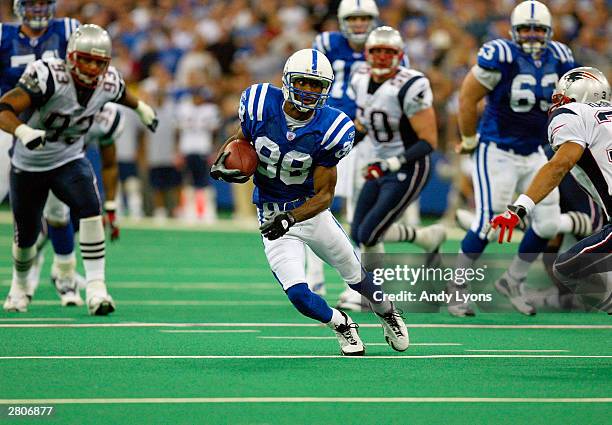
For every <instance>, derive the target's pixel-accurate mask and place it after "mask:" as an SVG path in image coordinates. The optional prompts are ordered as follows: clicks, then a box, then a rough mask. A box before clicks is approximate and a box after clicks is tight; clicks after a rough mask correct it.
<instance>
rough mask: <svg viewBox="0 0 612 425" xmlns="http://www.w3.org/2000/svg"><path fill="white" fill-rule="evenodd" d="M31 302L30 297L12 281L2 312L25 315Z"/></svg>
mask: <svg viewBox="0 0 612 425" xmlns="http://www.w3.org/2000/svg"><path fill="white" fill-rule="evenodd" d="M31 300H32V297H30V296H29V295H28V294H27V293H26V290H25V288H22V287H21V286H19V285H17V284H16V283H15V281H13V282H12V283H11V289H10V291H9V294H8V296H7V297H6V301H4V305H3V308H4V311H8V312H14V313H26V312H27V311H28V306H29V305H30V301H31Z"/></svg>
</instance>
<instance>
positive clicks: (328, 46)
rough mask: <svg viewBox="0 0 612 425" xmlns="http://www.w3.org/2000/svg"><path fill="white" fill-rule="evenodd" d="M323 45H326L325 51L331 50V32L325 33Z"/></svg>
mask: <svg viewBox="0 0 612 425" xmlns="http://www.w3.org/2000/svg"><path fill="white" fill-rule="evenodd" d="M323 47H325V50H324V51H325V52H329V51H330V50H331V44H330V42H329V33H328V32H324V33H323Z"/></svg>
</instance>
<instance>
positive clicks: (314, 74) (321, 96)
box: [283, 49, 334, 112]
mask: <svg viewBox="0 0 612 425" xmlns="http://www.w3.org/2000/svg"><path fill="white" fill-rule="evenodd" d="M310 80H314V82H315V83H314V84H313V85H315V86H319V87H320V88H321V90H320V92H319V91H307V90H304V89H301V88H299V87H296V83H297V82H298V81H299V82H304V81H310ZM333 82H334V71H333V70H332V67H331V64H330V63H329V60H328V59H327V57H326V56H325V55H324V54H323V53H321V52H319V51H318V50H315V49H302V50H298V51H297V52H295V53H294V54H292V55H291V56H290V57H289V59H287V62H286V63H285V68H284V69H283V96H284V98H285V101H287V102H290V103H292V104H293V105H294V106H295V107H296V109H297V110H298V111H300V112H308V111H311V110H315V109H321V108H323V106H325V102H327V98H328V97H329V90H330V88H331V85H332V83H333Z"/></svg>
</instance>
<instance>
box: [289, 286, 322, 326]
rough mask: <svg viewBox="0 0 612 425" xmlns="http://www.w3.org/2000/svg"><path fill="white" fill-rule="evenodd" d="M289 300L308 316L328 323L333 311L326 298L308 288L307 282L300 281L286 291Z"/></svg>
mask: <svg viewBox="0 0 612 425" xmlns="http://www.w3.org/2000/svg"><path fill="white" fill-rule="evenodd" d="M285 293H286V294H287V297H289V301H291V303H292V304H293V305H294V306H295V308H297V309H298V311H299V312H300V313H302V314H303V315H304V316H306V317H310V318H311V319H314V320H318V321H319V322H321V323H328V322H329V321H330V320H331V319H332V315H333V311H332V309H331V308H330V307H329V306H328V305H327V303H326V302H325V300H324V299H323V298H321V297H320V296H318V295H317V294H315V293H314V292H312V291H311V290H310V289H308V285H307V284H306V283H298V284H297V285H293V286H292V287H291V288H289V289H287V290H286V291H285Z"/></svg>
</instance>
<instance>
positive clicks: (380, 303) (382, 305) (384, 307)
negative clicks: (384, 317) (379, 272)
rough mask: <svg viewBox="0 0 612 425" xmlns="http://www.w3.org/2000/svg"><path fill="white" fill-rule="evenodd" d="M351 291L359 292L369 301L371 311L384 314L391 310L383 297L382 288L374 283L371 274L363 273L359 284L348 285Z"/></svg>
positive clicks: (389, 304)
mask: <svg viewBox="0 0 612 425" xmlns="http://www.w3.org/2000/svg"><path fill="white" fill-rule="evenodd" d="M349 286H350V288H351V289H352V290H353V291H357V292H359V293H360V294H361V295H362V296H363V297H365V298H367V300H368V301H370V305H371V306H372V310H374V311H375V312H376V313H379V314H385V313H387V312H389V310H391V303H390V302H389V301H387V300H385V298H384V297H383V294H384V292H383V287H382V286H381V285H376V284H375V283H374V279H373V274H372V272H365V276H364V278H363V280H362V281H361V282H359V283H354V284H349Z"/></svg>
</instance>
